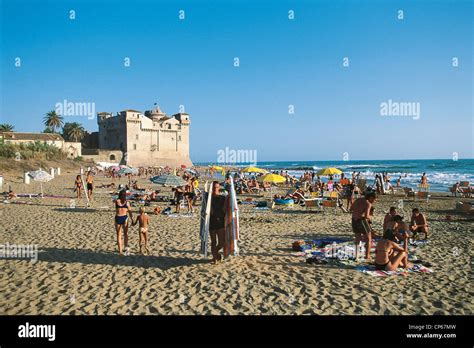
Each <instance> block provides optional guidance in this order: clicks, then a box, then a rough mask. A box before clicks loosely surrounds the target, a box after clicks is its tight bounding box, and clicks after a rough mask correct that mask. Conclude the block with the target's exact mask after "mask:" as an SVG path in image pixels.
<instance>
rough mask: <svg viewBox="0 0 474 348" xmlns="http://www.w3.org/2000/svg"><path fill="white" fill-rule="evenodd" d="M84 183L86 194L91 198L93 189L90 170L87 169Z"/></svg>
mask: <svg viewBox="0 0 474 348" xmlns="http://www.w3.org/2000/svg"><path fill="white" fill-rule="evenodd" d="M86 185H87V196H88V197H89V199H90V200H92V190H93V189H94V177H93V176H92V172H91V171H90V170H89V171H88V172H87V176H86Z"/></svg>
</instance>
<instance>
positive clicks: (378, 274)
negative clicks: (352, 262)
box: [356, 264, 434, 277]
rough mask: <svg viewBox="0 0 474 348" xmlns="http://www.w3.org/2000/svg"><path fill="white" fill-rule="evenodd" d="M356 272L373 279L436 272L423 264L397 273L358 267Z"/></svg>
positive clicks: (401, 269)
mask: <svg viewBox="0 0 474 348" xmlns="http://www.w3.org/2000/svg"><path fill="white" fill-rule="evenodd" d="M356 270H357V271H359V272H362V273H365V274H368V275H370V276H373V277H386V276H392V275H397V276H407V275H408V274H409V273H433V272H434V271H433V270H432V269H430V268H428V267H425V266H423V265H421V264H416V265H414V266H413V268H410V269H408V270H405V269H403V268H399V269H398V270H396V271H379V270H376V269H375V266H373V265H369V266H366V265H364V266H357V267H356Z"/></svg>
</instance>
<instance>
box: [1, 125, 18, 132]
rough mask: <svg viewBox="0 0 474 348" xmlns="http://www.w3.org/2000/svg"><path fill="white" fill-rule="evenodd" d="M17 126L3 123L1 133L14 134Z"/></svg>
mask: <svg viewBox="0 0 474 348" xmlns="http://www.w3.org/2000/svg"><path fill="white" fill-rule="evenodd" d="M14 128H15V126H13V125H11V124H8V123H2V124H0V132H13V129H14Z"/></svg>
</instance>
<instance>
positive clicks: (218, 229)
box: [209, 181, 228, 264]
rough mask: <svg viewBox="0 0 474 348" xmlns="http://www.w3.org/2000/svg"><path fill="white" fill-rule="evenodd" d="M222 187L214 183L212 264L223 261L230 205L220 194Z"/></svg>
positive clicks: (211, 215) (211, 232) (211, 227)
mask: <svg viewBox="0 0 474 348" xmlns="http://www.w3.org/2000/svg"><path fill="white" fill-rule="evenodd" d="M220 190H221V186H220V184H219V182H218V181H214V182H213V183H212V199H211V212H210V219H209V235H210V237H211V253H212V263H213V264H216V263H217V262H219V261H221V260H222V255H221V254H220V253H219V250H221V249H222V248H223V247H224V242H225V240H224V239H225V212H226V205H227V204H228V198H227V196H223V195H221V194H220Z"/></svg>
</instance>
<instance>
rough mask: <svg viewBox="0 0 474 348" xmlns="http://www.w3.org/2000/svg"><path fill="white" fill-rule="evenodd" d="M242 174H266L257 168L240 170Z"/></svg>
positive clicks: (263, 170)
mask: <svg viewBox="0 0 474 348" xmlns="http://www.w3.org/2000/svg"><path fill="white" fill-rule="evenodd" d="M241 172H242V173H263V174H265V173H267V171H266V170H265V169H260V168H257V167H252V166H250V167H247V168H244V169H242V170H241Z"/></svg>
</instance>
